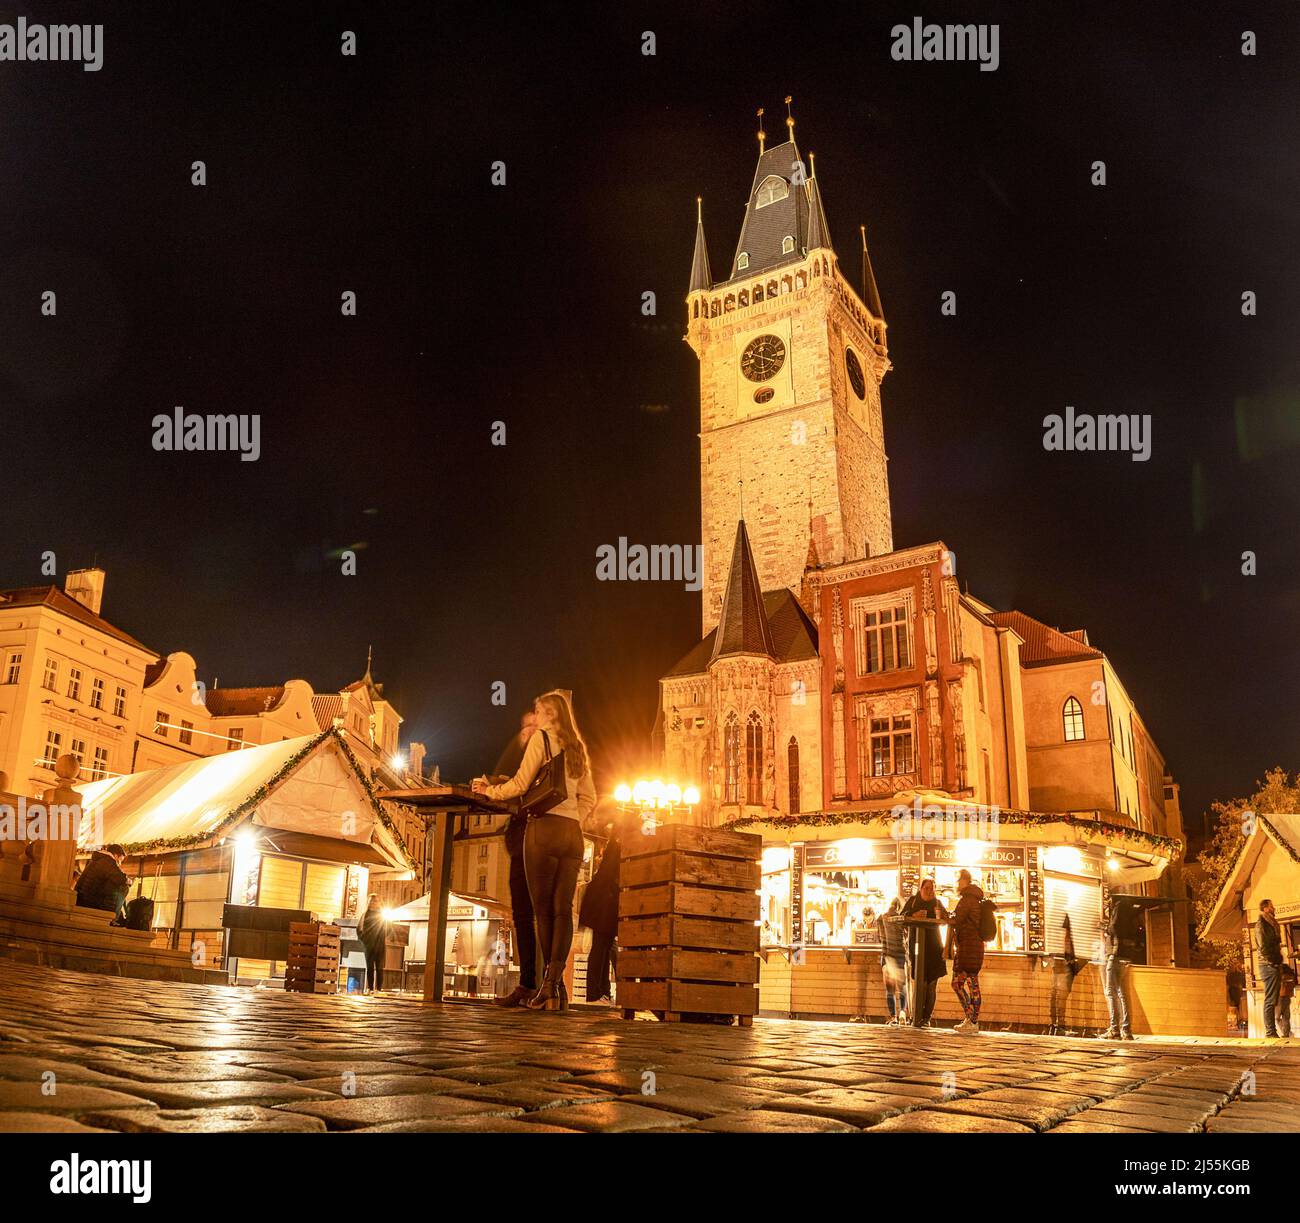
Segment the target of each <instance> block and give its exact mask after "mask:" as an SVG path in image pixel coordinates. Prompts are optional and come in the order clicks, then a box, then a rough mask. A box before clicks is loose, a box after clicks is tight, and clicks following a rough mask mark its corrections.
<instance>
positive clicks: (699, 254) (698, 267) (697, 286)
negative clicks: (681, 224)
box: [687, 201, 713, 293]
mask: <svg viewBox="0 0 1300 1223" xmlns="http://www.w3.org/2000/svg"><path fill="white" fill-rule="evenodd" d="M696 203H697V206H698V201H696ZM711 288H713V274H712V273H711V272H710V271H709V248H708V245H707V243H706V242H705V241H704V214H703V212H702V211H697V213H696V217H695V254H694V255H693V256H692V257H691V287H690V288H689V289H688V290H687V292H688V293H698V292H700V290H702V289H711Z"/></svg>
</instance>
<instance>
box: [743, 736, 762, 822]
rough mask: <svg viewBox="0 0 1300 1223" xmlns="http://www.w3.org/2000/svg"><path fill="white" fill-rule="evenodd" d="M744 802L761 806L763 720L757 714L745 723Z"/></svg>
mask: <svg viewBox="0 0 1300 1223" xmlns="http://www.w3.org/2000/svg"><path fill="white" fill-rule="evenodd" d="M745 802H746V803H748V804H749V805H750V806H754V807H761V806H762V805H763V719H762V718H760V717H759V716H758V713H757V712H755V713H751V714H750V715H749V720H748V721H747V722H746V723H745Z"/></svg>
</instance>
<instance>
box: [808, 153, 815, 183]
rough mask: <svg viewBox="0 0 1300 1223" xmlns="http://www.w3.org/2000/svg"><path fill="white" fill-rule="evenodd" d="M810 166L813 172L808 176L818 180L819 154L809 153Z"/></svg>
mask: <svg viewBox="0 0 1300 1223" xmlns="http://www.w3.org/2000/svg"><path fill="white" fill-rule="evenodd" d="M808 164H809V165H810V166H811V167H812V172H811V173H810V174H809V175H808V177H809V178H816V177H817V154H816V153H814V152H812V151H811V150H810V151H809V153H808Z"/></svg>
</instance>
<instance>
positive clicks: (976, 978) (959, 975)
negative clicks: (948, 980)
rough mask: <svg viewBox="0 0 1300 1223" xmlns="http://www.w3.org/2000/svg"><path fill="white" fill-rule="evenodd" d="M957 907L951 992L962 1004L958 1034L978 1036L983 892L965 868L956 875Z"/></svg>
mask: <svg viewBox="0 0 1300 1223" xmlns="http://www.w3.org/2000/svg"><path fill="white" fill-rule="evenodd" d="M957 895H958V896H959V897H960V899H959V900H958V901H957V907H956V909H954V910H953V914H952V924H951V925H950V926H949V927H948V941H949V944H950V945H951V946H952V947H953V948H954V954H953V965H952V989H953V993H955V994H956V995H957V1001H958V1002H960V1003H961V1010H962V1015H963V1019H962V1021H961V1022H960V1023H959V1024H958V1025H957V1031H958V1032H960V1033H961V1034H962V1035H963V1036H976V1035H978V1034H979V1030H980V1006H981V1004H982V1003H983V1001H984V999H983V995H982V994H981V993H980V969H981V968H983V967H984V940H983V939H982V938H981V937H980V902H981V901H982V900H983V899H984V891H983V889H982V888H980V887H978V886H976V884H975V882H974V880H972V879H971V874H970V871H968V870H966V869H965V867H963V868H962V869H961V870H960V871H959V872H958V874H957Z"/></svg>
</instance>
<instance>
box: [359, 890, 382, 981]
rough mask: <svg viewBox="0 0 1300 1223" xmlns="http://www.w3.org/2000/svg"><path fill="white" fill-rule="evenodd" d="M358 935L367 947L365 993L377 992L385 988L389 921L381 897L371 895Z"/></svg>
mask: <svg viewBox="0 0 1300 1223" xmlns="http://www.w3.org/2000/svg"><path fill="white" fill-rule="evenodd" d="M357 937H358V938H359V939H360V940H361V944H362V946H363V947H365V949H366V985H365V991H364V992H365V993H367V994H372V993H377V992H378V991H379V990H381V989H383V988H384V953H385V949H386V946H387V943H388V922H387V921H386V920H385V919H384V909H383V906H382V905H381V904H380V903H379V897H378V896H375V895H373V894H372V895H371V897H370V903H369V904H368V905H366V911H365V912H364V913H363V914H362V915H361V921H360V923H359V924H358V925H357Z"/></svg>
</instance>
